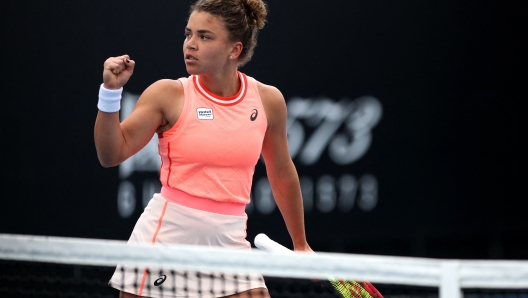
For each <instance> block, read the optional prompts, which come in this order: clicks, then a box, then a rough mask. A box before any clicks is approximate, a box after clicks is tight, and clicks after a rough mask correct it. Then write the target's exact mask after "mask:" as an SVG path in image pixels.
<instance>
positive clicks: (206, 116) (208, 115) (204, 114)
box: [196, 108, 214, 120]
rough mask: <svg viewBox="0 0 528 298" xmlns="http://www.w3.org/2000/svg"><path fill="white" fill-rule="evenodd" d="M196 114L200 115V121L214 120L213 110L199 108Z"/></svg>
mask: <svg viewBox="0 0 528 298" xmlns="http://www.w3.org/2000/svg"><path fill="white" fill-rule="evenodd" d="M196 113H197V114H198V119H200V120H213V119H214V116H213V109H211V108H198V109H196Z"/></svg>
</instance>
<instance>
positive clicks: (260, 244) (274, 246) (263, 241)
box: [254, 233, 293, 254]
mask: <svg viewBox="0 0 528 298" xmlns="http://www.w3.org/2000/svg"><path fill="white" fill-rule="evenodd" d="M254 242H255V246H256V247H257V248H259V249H262V250H265V251H269V252H281V253H290V254H293V251H292V250H290V249H288V248H286V247H284V246H282V245H280V244H279V243H277V242H275V241H273V240H271V239H270V238H269V237H268V236H267V235H266V234H263V233H260V234H258V235H257V236H255V240H254Z"/></svg>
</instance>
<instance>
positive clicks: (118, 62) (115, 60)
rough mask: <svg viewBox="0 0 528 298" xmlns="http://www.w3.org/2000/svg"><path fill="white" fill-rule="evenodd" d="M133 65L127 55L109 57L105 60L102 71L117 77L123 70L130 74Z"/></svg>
mask: <svg viewBox="0 0 528 298" xmlns="http://www.w3.org/2000/svg"><path fill="white" fill-rule="evenodd" d="M135 64H136V63H135V62H134V61H133V60H130V56H128V55H123V56H119V57H110V58H108V59H106V61H105V63H104V69H105V70H108V71H110V72H112V73H113V74H114V75H119V74H120V73H121V72H122V71H123V70H125V69H127V70H129V71H130V72H132V70H133V69H134V66H135Z"/></svg>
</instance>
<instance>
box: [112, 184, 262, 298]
mask: <svg viewBox="0 0 528 298" xmlns="http://www.w3.org/2000/svg"><path fill="white" fill-rule="evenodd" d="M246 225H247V215H244V216H235V215H225V214H217V213H212V212H207V211H202V210H198V209H193V208H189V207H185V206H182V205H179V204H176V203H173V202H169V201H167V200H166V199H165V198H163V197H162V196H161V195H160V194H154V197H153V198H152V200H150V202H149V204H148V205H147V207H146V208H145V210H144V211H143V214H141V216H140V218H139V219H138V221H137V223H136V226H135V227H134V230H133V231H132V235H131V236H130V239H129V240H128V243H156V244H165V245H169V244H188V245H205V246H221V247H226V248H229V249H234V250H250V249H251V245H250V243H249V242H248V241H247V240H246ZM219 257H221V256H219ZM147 270H148V272H150V274H147ZM174 271H175V272H173V273H174V274H170V272H161V271H160V269H158V268H136V270H134V268H123V267H122V266H118V267H117V268H116V270H115V273H114V275H113V276H112V278H111V279H110V282H109V285H110V286H111V287H113V288H116V289H118V290H121V291H123V292H127V293H131V294H135V295H139V296H144V297H156V298H158V297H203V298H214V297H224V296H229V295H233V294H236V293H241V292H244V291H247V290H251V289H256V288H264V289H265V288H266V285H265V283H264V280H263V278H262V275H258V274H254V275H249V276H248V275H244V276H236V275H233V274H222V273H217V272H197V271H190V272H189V271H186V272H183V271H181V270H177V268H175V270H174Z"/></svg>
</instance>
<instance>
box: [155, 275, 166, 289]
mask: <svg viewBox="0 0 528 298" xmlns="http://www.w3.org/2000/svg"><path fill="white" fill-rule="evenodd" d="M166 279H167V275H165V274H162V275H160V277H159V278H158V279H156V280H155V281H154V285H155V286H156V287H159V286H161V284H162V283H163V282H165V280H166Z"/></svg>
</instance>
